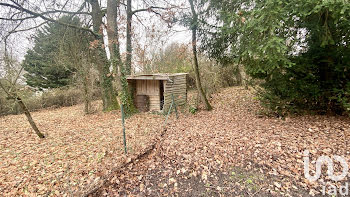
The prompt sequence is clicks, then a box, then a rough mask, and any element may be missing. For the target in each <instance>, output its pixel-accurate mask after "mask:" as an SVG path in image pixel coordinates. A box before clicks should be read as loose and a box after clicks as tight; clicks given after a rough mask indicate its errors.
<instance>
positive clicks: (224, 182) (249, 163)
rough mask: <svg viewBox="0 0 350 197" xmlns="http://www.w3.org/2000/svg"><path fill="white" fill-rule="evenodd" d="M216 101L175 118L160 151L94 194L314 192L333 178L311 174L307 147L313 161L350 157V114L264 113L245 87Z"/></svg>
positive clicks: (317, 191)
mask: <svg viewBox="0 0 350 197" xmlns="http://www.w3.org/2000/svg"><path fill="white" fill-rule="evenodd" d="M211 102H212V104H213V106H214V110H213V111H210V112H207V111H200V112H199V113H197V114H195V115H191V114H188V113H182V114H181V116H180V119H178V120H176V121H175V120H173V121H172V122H171V124H170V125H169V126H168V129H167V133H166V135H165V136H164V137H163V139H162V141H161V142H160V144H159V145H158V148H157V149H156V150H155V152H154V153H152V154H151V155H149V156H148V157H147V158H145V159H143V160H142V161H139V162H138V163H137V164H135V165H130V166H128V167H127V168H126V169H125V170H123V171H122V172H119V173H116V174H115V175H114V177H113V178H112V179H111V180H110V182H109V183H108V184H106V185H105V186H104V187H103V188H101V189H100V190H99V191H97V192H96V193H94V194H92V195H95V196H98V195H128V194H132V195H138V194H140V195H152V196H157V195H180V196H199V195H209V196H212V195H214V196H220V195H221V196H236V195H245V196H254V195H258V196H266V195H272V196H305V195H310V196H313V195H316V194H319V193H320V186H321V185H322V184H326V183H333V184H335V183H334V182H332V181H330V180H329V178H328V177H326V176H325V175H326V174H325V173H323V175H322V176H321V178H320V179H319V181H318V182H308V181H307V180H306V179H305V177H304V163H303V152H304V150H309V151H310V161H312V160H315V159H317V157H318V156H321V155H327V156H329V157H331V156H332V155H341V156H343V157H344V158H345V159H346V160H347V161H349V160H350V152H349V149H348V147H347V144H348V143H349V140H350V139H349V136H350V121H349V118H346V117H337V116H310V115H305V116H296V117H289V118H286V119H285V120H282V119H279V118H271V117H270V118H269V117H261V116H259V115H257V114H258V111H259V110H260V107H259V103H258V101H257V100H256V99H254V94H253V91H251V90H245V89H243V88H228V89H224V90H222V91H221V92H220V93H218V94H216V95H214V96H213V98H212V99H211ZM310 166H311V172H310V173H311V174H314V170H315V167H314V166H315V165H314V164H311V165H310ZM233 169H239V170H240V171H242V172H241V173H236V170H233ZM336 171H337V172H340V170H339V168H336ZM250 173H253V175H249V176H248V175H247V174H250ZM238 174H239V175H238ZM338 184H339V183H338Z"/></svg>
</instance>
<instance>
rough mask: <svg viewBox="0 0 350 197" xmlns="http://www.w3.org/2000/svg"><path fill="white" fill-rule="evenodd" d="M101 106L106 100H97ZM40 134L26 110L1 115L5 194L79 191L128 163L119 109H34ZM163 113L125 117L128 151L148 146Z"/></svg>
mask: <svg viewBox="0 0 350 197" xmlns="http://www.w3.org/2000/svg"><path fill="white" fill-rule="evenodd" d="M94 106H95V108H96V109H97V111H101V109H100V108H101V102H96V103H94ZM32 116H33V118H34V120H35V121H36V123H37V125H38V127H39V129H40V130H41V131H42V132H43V133H44V134H45V135H46V138H45V139H39V138H38V137H37V136H36V135H35V133H34V132H33V130H32V129H31V127H30V125H29V123H28V121H27V120H26V118H25V116H24V115H10V116H4V117H0V131H1V133H0V149H1V151H0V158H1V161H0V194H1V196H20V195H23V196H76V195H79V194H81V193H82V192H84V191H87V190H88V189H89V188H90V187H92V186H94V185H96V184H97V183H99V182H100V181H101V180H100V179H101V177H103V176H105V175H106V174H109V173H110V172H111V171H112V169H114V168H115V167H116V166H119V165H121V164H123V163H125V162H126V161H127V160H128V158H127V157H125V156H124V154H123V137H122V136H123V135H122V128H121V115H120V111H114V112H108V113H102V112H96V113H94V114H91V115H84V112H83V105H77V106H73V107H64V108H60V109H50V110H43V111H39V112H34V113H32ZM162 120H164V117H163V116H161V115H155V114H149V113H147V114H146V113H141V114H137V115H135V116H133V117H131V118H129V119H127V120H126V134H127V148H128V151H129V157H132V155H134V154H137V153H139V152H143V151H144V149H145V148H146V147H147V146H149V144H150V143H151V140H152V139H153V138H154V137H155V136H156V135H157V134H158V133H159V132H158V131H159V128H160V126H161V122H162Z"/></svg>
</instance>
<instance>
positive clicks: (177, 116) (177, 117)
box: [171, 94, 179, 119]
mask: <svg viewBox="0 0 350 197" xmlns="http://www.w3.org/2000/svg"><path fill="white" fill-rule="evenodd" d="M171 98H172V100H173V103H174V108H175V114H176V119H179V115H178V114H177V106H176V103H175V99H174V94H171Z"/></svg>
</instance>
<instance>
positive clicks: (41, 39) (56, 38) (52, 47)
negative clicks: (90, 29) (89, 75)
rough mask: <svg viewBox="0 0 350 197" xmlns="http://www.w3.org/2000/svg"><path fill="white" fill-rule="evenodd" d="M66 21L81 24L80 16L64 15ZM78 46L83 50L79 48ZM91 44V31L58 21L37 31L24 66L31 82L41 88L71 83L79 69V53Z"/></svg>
mask: <svg viewBox="0 0 350 197" xmlns="http://www.w3.org/2000/svg"><path fill="white" fill-rule="evenodd" d="M59 20H60V21H62V22H64V23H70V24H73V25H76V26H81V24H80V22H79V18H77V17H75V18H71V17H69V16H64V17H62V18H60V19H59ZM77 46H79V47H80V50H76V47H77ZM88 47H89V36H88V33H86V32H83V31H82V30H78V29H72V28H69V27H67V26H63V25H60V24H58V23H49V24H48V25H46V26H45V27H43V28H42V29H40V30H38V31H37V33H36V35H35V37H34V47H33V49H30V50H28V51H27V54H26V56H25V60H24V62H23V66H24V69H25V71H27V73H26V74H25V75H24V77H25V78H26V82H27V84H28V85H30V86H32V87H36V88H39V89H43V88H58V87H62V86H66V85H69V83H70V82H71V78H72V75H73V74H74V73H75V72H76V70H77V68H76V65H75V64H77V61H76V60H77V59H78V61H79V56H80V53H83V52H84V51H87V50H88Z"/></svg>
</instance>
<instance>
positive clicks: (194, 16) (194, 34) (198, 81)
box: [188, 0, 213, 111]
mask: <svg viewBox="0 0 350 197" xmlns="http://www.w3.org/2000/svg"><path fill="white" fill-rule="evenodd" d="M188 2H189V3H190V5H191V13H192V18H191V31H192V52H193V69H194V73H195V78H196V86H197V91H198V93H199V94H200V97H201V98H202V100H203V102H204V104H205V108H206V109H207V110H208V111H209V110H212V109H213V108H212V106H211V105H210V103H209V101H208V99H207V96H206V95H205V93H204V91H203V87H202V83H201V77H200V74H199V64H198V58H197V28H198V15H197V12H196V9H195V7H194V3H193V0H188Z"/></svg>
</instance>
